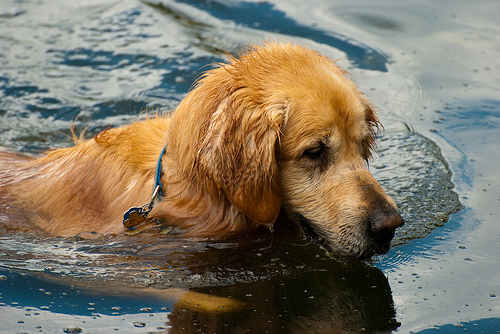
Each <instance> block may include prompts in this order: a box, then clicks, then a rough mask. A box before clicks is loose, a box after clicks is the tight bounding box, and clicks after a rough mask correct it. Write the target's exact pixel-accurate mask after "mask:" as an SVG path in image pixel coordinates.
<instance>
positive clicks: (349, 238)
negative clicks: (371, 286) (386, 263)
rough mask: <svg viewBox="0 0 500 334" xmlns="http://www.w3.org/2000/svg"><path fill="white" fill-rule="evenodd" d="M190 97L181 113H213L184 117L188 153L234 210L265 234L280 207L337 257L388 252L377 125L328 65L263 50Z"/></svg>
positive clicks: (391, 206) (301, 52) (395, 219)
mask: <svg viewBox="0 0 500 334" xmlns="http://www.w3.org/2000/svg"><path fill="white" fill-rule="evenodd" d="M194 93H195V94H196V95H197V96H196V99H191V101H188V102H186V103H189V104H188V105H185V106H184V108H183V109H184V111H186V110H196V109H204V110H206V109H207V106H208V108H211V110H210V111H209V112H208V113H205V114H206V115H205V116H204V115H196V116H194V115H191V116H190V117H191V118H192V122H198V123H199V124H202V126H201V128H200V129H199V130H200V133H201V135H200V137H199V140H198V142H197V143H196V146H195V147H191V148H189V149H186V150H185V151H186V152H188V151H191V152H195V153H194V154H195V157H194V161H195V163H196V164H197V166H199V168H198V172H201V173H203V174H204V175H205V176H206V177H207V179H210V180H212V181H213V184H215V186H214V185H212V187H215V188H217V189H216V191H218V192H220V193H222V194H223V195H224V196H226V197H227V198H228V199H229V201H230V202H231V204H232V205H234V206H235V207H236V208H237V209H238V210H239V211H240V212H242V213H244V214H245V215H246V216H247V217H249V218H250V219H252V220H253V221H255V222H257V223H259V224H262V225H266V226H272V224H273V223H274V221H275V220H276V218H277V216H278V213H279V211H280V208H281V207H283V208H285V210H286V211H287V212H288V213H289V215H290V216H291V217H292V218H293V219H294V220H295V221H297V222H299V223H300V224H301V225H302V226H303V228H304V231H305V232H306V234H307V235H308V236H309V237H310V238H311V239H313V240H315V241H317V242H319V243H321V244H323V245H324V246H325V247H326V248H328V249H329V250H330V251H331V252H332V253H334V254H336V255H339V256H342V257H347V258H364V257H369V256H372V255H373V254H380V253H385V252H387V251H388V249H389V247H390V241H391V239H392V238H393V236H394V231H395V229H396V228H397V227H399V226H401V225H402V224H403V219H402V218H401V216H400V215H399V213H398V210H397V208H396V204H395V203H394V201H393V200H392V199H391V198H389V197H388V196H387V195H386V194H385V192H384V191H383V189H382V188H381V186H380V185H379V184H378V183H377V181H376V180H375V179H374V178H373V176H372V175H371V174H370V172H369V171H368V168H367V163H368V160H369V158H370V157H371V152H372V149H373V147H374V142H375V132H376V130H377V128H378V127H379V122H378V119H377V116H376V114H375V112H374V110H373V108H372V106H371V105H370V103H369V102H368V101H367V100H366V98H365V97H364V96H363V94H362V93H360V92H359V90H358V89H357V87H356V86H355V85H354V84H353V83H352V82H351V81H350V80H349V79H348V77H347V73H346V72H344V71H343V70H341V69H339V68H338V67H337V66H336V65H335V63H334V62H333V61H331V60H330V59H328V58H327V57H324V56H321V55H319V54H318V53H317V52H315V51H312V50H309V49H306V48H304V47H300V46H296V45H292V44H278V43H269V44H266V45H265V46H263V47H254V48H253V49H252V50H251V51H250V52H248V53H246V54H244V55H242V56H241V57H240V59H239V60H237V59H231V60H230V62H229V63H228V64H224V65H221V66H220V67H219V68H217V69H215V70H212V71H209V72H207V74H206V75H205V76H204V77H203V78H202V79H201V80H200V82H199V83H198V86H197V88H196V89H195V91H194ZM204 104H205V105H204ZM185 145H190V144H185ZM212 181H211V182H212Z"/></svg>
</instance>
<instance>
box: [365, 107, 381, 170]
mask: <svg viewBox="0 0 500 334" xmlns="http://www.w3.org/2000/svg"><path fill="white" fill-rule="evenodd" d="M361 100H362V102H363V105H364V106H365V121H366V123H367V124H368V129H369V131H370V134H369V136H368V137H367V138H365V139H364V140H363V154H364V158H365V160H366V161H368V160H370V159H371V158H372V153H373V151H374V150H375V148H376V146H377V142H376V139H377V133H378V131H380V130H382V128H383V127H382V124H381V123H380V121H379V119H378V116H377V112H376V109H375V107H374V106H373V105H372V104H371V103H370V102H369V101H368V100H367V99H366V98H364V97H362V98H361Z"/></svg>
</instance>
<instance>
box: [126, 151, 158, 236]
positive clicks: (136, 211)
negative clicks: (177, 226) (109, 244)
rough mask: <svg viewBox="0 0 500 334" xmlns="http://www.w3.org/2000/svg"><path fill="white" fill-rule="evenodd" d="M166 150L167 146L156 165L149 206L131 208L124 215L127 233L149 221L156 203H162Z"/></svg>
mask: <svg viewBox="0 0 500 334" xmlns="http://www.w3.org/2000/svg"><path fill="white" fill-rule="evenodd" d="M166 149H167V146H166V145H165V147H163V150H162V151H161V154H160V158H158V163H157V164H156V172H155V184H154V189H153V195H152V196H151V201H150V202H149V204H145V205H143V206H141V207H131V208H130V209H128V210H127V212H125V213H124V214H123V226H124V227H125V229H126V230H127V231H133V230H135V229H136V227H137V226H139V225H140V224H142V223H144V222H145V221H146V220H147V219H148V215H149V213H150V212H151V210H153V206H154V205H155V204H156V202H157V201H158V202H159V201H161V197H162V194H163V186H162V184H161V160H162V158H163V156H164V155H165V151H166ZM157 223H158V221H157Z"/></svg>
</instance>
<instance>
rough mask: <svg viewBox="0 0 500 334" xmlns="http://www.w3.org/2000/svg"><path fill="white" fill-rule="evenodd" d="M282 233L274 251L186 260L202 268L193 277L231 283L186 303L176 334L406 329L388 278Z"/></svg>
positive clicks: (174, 316) (218, 252) (199, 292)
mask: <svg viewBox="0 0 500 334" xmlns="http://www.w3.org/2000/svg"><path fill="white" fill-rule="evenodd" d="M280 226H281V225H277V227H278V230H277V231H275V232H276V233H278V234H280V237H279V238H276V239H275V241H274V242H273V244H272V246H270V247H269V248H262V244H261V245H256V244H251V245H247V246H242V247H240V248H239V250H238V251H237V252H236V251H235V250H234V249H231V248H228V249H214V250H212V251H205V252H199V253H197V254H195V255H193V256H191V257H189V258H187V259H186V260H187V261H188V262H189V263H191V264H193V263H198V265H197V266H193V267H192V270H193V273H196V272H199V273H203V274H204V275H205V274H207V273H209V272H211V271H212V270H214V268H215V267H216V268H217V269H215V270H217V271H218V273H217V274H218V275H219V277H220V278H221V280H223V281H224V275H226V276H225V277H226V278H227V280H226V281H225V283H222V284H218V285H216V286H209V287H198V288H191V289H190V290H189V291H188V292H186V293H185V294H184V295H182V296H181V297H180V298H179V299H178V300H177V302H176V303H175V304H174V308H173V310H172V312H171V313H170V314H169V316H168V323H167V325H168V326H169V327H170V328H169V333H359V332H363V333H379V332H390V331H392V330H395V329H396V328H397V327H398V326H399V324H398V323H397V321H396V319H395V317H396V312H395V309H394V304H393V299H392V294H391V289H390V286H389V283H388V281H387V278H386V277H385V276H384V274H383V272H382V271H380V270H379V269H378V268H375V267H373V266H372V265H371V264H369V263H366V262H362V261H351V262H342V261H337V260H334V259H332V258H331V257H329V256H328V255H327V254H326V252H324V251H323V250H321V249H320V248H318V247H317V246H315V245H311V244H309V245H308V244H307V243H305V241H304V243H300V242H298V241H297V240H300V238H297V235H290V234H289V235H282V232H283V231H286V233H287V234H288V231H290V230H291V229H290V227H289V226H287V227H285V228H282V229H280ZM247 248H248V249H247ZM217 264H219V265H217ZM221 264H224V265H225V267H224V269H221V267H222V266H221ZM244 272H245V273H246V276H245V277H244V278H243V279H242V278H241V276H240V278H239V279H237V280H235V282H234V283H231V279H230V278H229V277H234V276H235V275H237V274H236V273H238V274H239V275H241V273H244ZM250 280H253V282H248V281H250ZM244 281H246V282H247V283H245V282H244Z"/></svg>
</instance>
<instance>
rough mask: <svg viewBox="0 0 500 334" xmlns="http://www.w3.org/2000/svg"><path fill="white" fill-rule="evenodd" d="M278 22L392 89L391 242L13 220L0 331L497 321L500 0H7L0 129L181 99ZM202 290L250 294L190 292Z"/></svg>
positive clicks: (380, 99)
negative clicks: (27, 229)
mask: <svg viewBox="0 0 500 334" xmlns="http://www.w3.org/2000/svg"><path fill="white" fill-rule="evenodd" d="M270 38H271V39H278V40H286V41H294V42H297V43H301V44H304V45H307V46H309V47H311V48H314V49H317V50H319V51H320V52H321V53H323V54H325V55H327V56H329V57H331V58H334V59H340V64H341V65H342V66H343V67H345V68H346V69H347V70H348V71H350V72H351V73H352V75H353V77H354V79H355V80H356V83H357V84H358V85H359V86H360V87H361V89H362V90H363V91H364V92H365V93H366V94H367V95H368V96H369V98H370V99H371V100H372V101H373V102H374V104H375V105H376V106H377V107H378V109H379V113H380V117H381V119H382V121H383V123H384V126H385V131H384V132H383V133H381V135H380V141H379V147H378V154H377V155H376V156H375V159H374V161H373V162H372V163H371V171H372V173H373V174H374V175H375V177H376V178H377V179H378V180H379V181H380V183H381V184H382V185H383V187H384V188H385V189H386V190H387V192H388V193H389V194H390V195H391V196H393V198H394V199H395V200H396V201H397V202H398V205H399V207H400V209H401V212H402V215H403V216H404V218H405V220H406V224H405V226H404V227H403V228H401V229H400V230H399V231H398V232H397V234H396V237H395V240H394V247H393V248H392V250H391V251H390V252H389V253H388V254H386V255H383V256H379V257H376V258H374V259H372V260H370V261H355V262H348V263H345V262H342V261H337V260H335V259H332V258H330V257H329V256H328V254H327V253H325V251H324V250H323V249H321V248H319V247H317V246H315V245H311V244H308V242H307V241H306V240H304V239H303V238H302V237H301V236H300V235H299V234H298V233H297V231H294V230H290V228H289V227H287V226H285V225H286V222H283V223H282V225H284V226H281V228H280V227H279V226H277V228H276V231H275V234H276V235H275V236H274V237H273V238H268V237H262V238H260V239H257V240H248V241H244V242H243V241H241V240H240V241H228V242H219V243H214V242H207V241H199V240H198V241H196V240H186V241H181V240H172V239H168V238H166V237H156V236H145V237H142V236H127V237H98V236H97V237H96V236H93V235H88V238H81V237H77V238H67V239H64V238H46V239H42V238H39V237H37V236H33V235H20V234H17V233H12V232H10V231H9V230H8V229H5V228H4V227H3V225H0V333H3V332H5V333H15V332H28V333H40V332H47V333H64V332H82V333H110V332H122V333H132V332H137V333H150V332H155V333H156V332H160V333H161V332H170V333H209V332H216V333H240V332H251V333H265V332H269V333H360V332H361V333H380V332H384V333H385V332H397V333H410V332H412V333H433V332H440V333H441V332H442V333H462V332H469V333H471V332H472V333H498V332H499V331H500V305H499V302H498V298H500V288H499V285H500V283H499V282H500V266H499V259H500V222H499V217H500V167H499V166H500V154H499V153H498V142H500V91H499V88H500V79H499V78H500V75H499V74H500V2H498V1H492V0H481V1H475V2H470V1H466V0H454V1H451V0H448V1H430V0H424V1H400V2H395V1H384V0H376V1H365V0H363V1H356V2H353V1H346V0H339V1H331V0H312V1H307V2H304V1H302V0H280V1H260V0H245V1H240V0H193V1H189V0H178V1H173V0H161V1H156V0H155V1H153V0H151V1H149V0H148V1H138V0H123V1H114V0H85V1H57V0H45V1H38V0H3V1H2V2H0V147H5V148H9V149H14V150H18V151H22V152H27V153H30V154H38V153H41V152H43V151H45V150H46V149H49V148H54V147H64V146H68V145H71V132H70V128H71V126H72V125H73V124H74V125H75V128H76V130H77V131H81V130H83V129H87V130H86V133H87V136H88V137H89V138H90V136H92V135H93V134H95V133H97V132H99V131H101V130H103V129H105V128H107V127H108V126H110V125H111V126H119V125H123V124H126V123H129V122H132V121H134V120H137V119H138V117H140V115H141V114H142V113H143V112H144V111H150V112H155V111H157V110H163V111H168V110H172V109H173V108H175V106H176V105H177V104H178V103H179V101H180V100H182V98H183V97H184V96H185V94H186V93H187V92H188V90H189V89H190V87H191V85H192V83H193V82H194V80H195V79H196V78H197V76H199V75H200V73H201V72H202V71H204V70H205V69H207V68H209V66H210V64H211V63H214V62H219V61H221V60H223V59H224V53H225V52H228V53H233V54H237V53H238V52H239V50H241V49H242V48H243V47H244V45H245V44H247V43H260V42H262V41H263V40H266V39H270ZM207 295H208V296H213V297H217V298H224V299H223V300H225V301H233V302H235V301H236V302H237V306H234V305H233V306H230V305H229V306H226V307H225V309H222V310H213V309H212V310H210V309H207V310H205V311H203V312H201V311H199V310H198V311H197V309H196V307H201V308H203V305H201V306H200V305H197V306H196V307H194V310H193V308H192V307H190V306H189V305H188V304H189V303H188V304H186V300H189V301H190V302H192V301H196V302H199V303H200V304H203V302H202V299H200V298H202V297H200V296H207ZM189 298H191V299H189Z"/></svg>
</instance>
